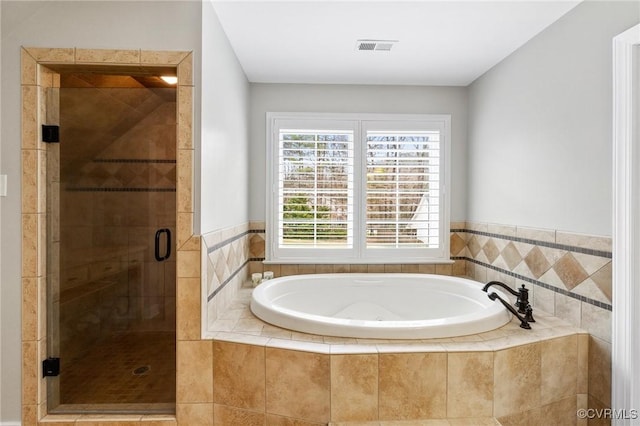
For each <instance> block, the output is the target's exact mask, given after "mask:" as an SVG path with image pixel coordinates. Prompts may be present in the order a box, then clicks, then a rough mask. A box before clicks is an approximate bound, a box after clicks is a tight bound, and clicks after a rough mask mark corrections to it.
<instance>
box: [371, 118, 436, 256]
mask: <svg viewBox="0 0 640 426" xmlns="http://www.w3.org/2000/svg"><path fill="white" fill-rule="evenodd" d="M366 141H367V166H366V173H367V179H366V234H367V239H366V241H367V248H393V247H395V248H399V247H427V248H436V247H438V244H439V236H440V229H439V228H440V132H439V131H368V132H367V134H366Z"/></svg>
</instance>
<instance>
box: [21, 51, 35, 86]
mask: <svg viewBox="0 0 640 426" xmlns="http://www.w3.org/2000/svg"><path fill="white" fill-rule="evenodd" d="M20 63H21V64H20V65H21V67H20V69H21V74H20V84H24V85H27V84H28V85H35V84H37V78H38V76H37V63H36V60H35V59H33V56H31V55H30V54H29V53H28V52H27V51H26V50H24V49H21V51H20Z"/></svg>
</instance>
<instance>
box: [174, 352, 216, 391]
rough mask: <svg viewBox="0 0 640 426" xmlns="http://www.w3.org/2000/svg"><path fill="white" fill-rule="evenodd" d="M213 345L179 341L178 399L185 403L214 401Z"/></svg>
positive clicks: (177, 355) (177, 366)
mask: <svg viewBox="0 0 640 426" xmlns="http://www.w3.org/2000/svg"><path fill="white" fill-rule="evenodd" d="M211 356H212V343H211V341H210V340H203V341H178V344H177V354H176V357H177V362H176V364H177V365H176V368H177V383H176V399H177V402H178V403H184V402H212V401H213V366H212V363H211Z"/></svg>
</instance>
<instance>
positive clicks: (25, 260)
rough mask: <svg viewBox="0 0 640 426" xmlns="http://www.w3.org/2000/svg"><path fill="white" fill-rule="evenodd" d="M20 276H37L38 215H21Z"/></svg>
mask: <svg viewBox="0 0 640 426" xmlns="http://www.w3.org/2000/svg"><path fill="white" fill-rule="evenodd" d="M22 276H23V277H36V276H38V215H37V214H23V215H22Z"/></svg>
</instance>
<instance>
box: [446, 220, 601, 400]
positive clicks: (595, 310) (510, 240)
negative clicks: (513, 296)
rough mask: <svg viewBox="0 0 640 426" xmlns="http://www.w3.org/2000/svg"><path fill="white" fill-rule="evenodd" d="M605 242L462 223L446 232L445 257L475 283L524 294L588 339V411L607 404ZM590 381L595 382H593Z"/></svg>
mask: <svg viewBox="0 0 640 426" xmlns="http://www.w3.org/2000/svg"><path fill="white" fill-rule="evenodd" d="M611 246H612V241H611V238H610V237H602V236H592V235H581V234H575V233H570V232H564V231H559V230H549V229H535V228H528V227H517V226H507V225H496V224H486V223H470V222H467V223H466V224H465V226H464V227H459V228H454V227H452V228H451V255H452V257H454V258H456V259H464V260H465V261H466V262H467V275H468V276H470V277H472V278H474V279H475V280H477V281H481V282H488V281H491V280H498V281H502V282H505V283H507V284H509V285H510V286H512V287H513V288H515V287H520V286H521V285H522V284H525V285H526V287H527V288H529V289H530V300H531V302H532V305H533V307H534V310H543V311H545V312H549V313H551V314H553V315H555V316H556V317H559V318H561V319H563V320H565V321H567V322H569V323H570V324H572V325H574V326H576V327H580V328H581V329H583V330H585V331H587V332H588V333H589V334H590V337H589V339H590V342H589V357H588V359H587V360H583V361H581V362H585V363H588V364H589V371H590V372H591V379H590V381H589V385H590V387H589V406H590V407H593V408H598V407H609V406H610V404H611V309H612V306H611V303H612V299H611V292H612V269H611V257H612V255H611ZM596 377H598V378H597V379H596Z"/></svg>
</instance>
